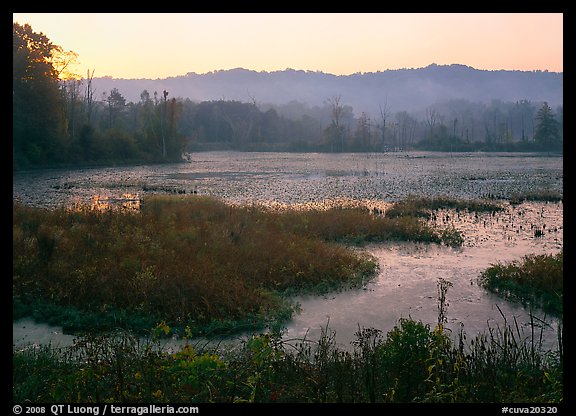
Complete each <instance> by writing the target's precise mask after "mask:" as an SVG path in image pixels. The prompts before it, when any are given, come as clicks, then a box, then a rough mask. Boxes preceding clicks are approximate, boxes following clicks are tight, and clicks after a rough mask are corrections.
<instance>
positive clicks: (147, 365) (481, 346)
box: [12, 319, 563, 404]
mask: <svg viewBox="0 0 576 416" xmlns="http://www.w3.org/2000/svg"><path fill="white" fill-rule="evenodd" d="M165 329H166V330H167V331H168V329H167V328H165ZM334 335H335V333H334V332H333V331H331V330H330V329H329V328H326V329H325V331H323V334H322V336H321V337H320V339H319V340H317V341H310V340H305V339H304V340H292V341H290V340H283V339H282V335H281V333H279V332H270V333H264V334H259V335H254V336H252V337H250V338H246V339H245V340H244V341H243V342H242V343H241V344H240V345H239V347H238V348H237V349H235V350H224V349H220V350H216V349H215V350H209V349H202V348H197V347H196V346H194V345H192V344H187V345H186V346H185V347H183V348H182V349H181V350H178V351H176V352H171V351H167V350H166V349H162V348H161V344H160V343H159V341H158V340H154V339H153V338H150V339H149V340H148V341H147V342H145V341H142V340H139V339H137V338H135V337H134V336H133V335H130V334H128V333H114V334H109V335H100V336H87V337H83V338H79V339H77V340H76V342H75V344H74V345H73V346H72V347H69V348H68V349H66V350H63V351H58V350H54V349H51V348H49V347H42V348H39V349H28V350H24V351H14V352H13V393H12V394H13V400H14V401H15V402H24V401H30V402H44V403H47V402H54V401H56V402H71V403H76V402H82V403H90V402H92V403H102V402H112V403H118V402H141V403H157V402H169V403H181V402H186V403H206V402H217V403H244V402H255V403H260V402H277V403H282V402H299V403H329V402H332V403H362V402H364V403H368V402H370V403H382V402H384V403H407V402H420V403H424V402H429V403H538V404H542V403H561V402H563V367H562V361H563V359H562V350H561V349H558V351H554V352H552V351H543V350H542V349H541V348H540V345H539V344H538V341H536V343H534V341H533V340H531V341H530V340H527V339H525V338H523V337H522V335H521V334H520V333H519V332H515V331H514V330H512V329H511V328H510V327H504V328H498V329H497V330H491V331H490V333H489V334H481V335H478V336H477V337H475V338H474V339H472V340H471V341H470V343H469V344H465V337H464V335H463V334H462V333H461V334H460V335H459V340H458V341H457V342H453V341H452V337H450V336H448V333H447V332H446V331H443V330H442V326H441V325H438V326H436V327H435V328H434V329H431V328H430V326H429V325H425V324H423V323H422V322H417V321H414V320H412V319H400V320H399V321H398V324H397V325H396V326H395V327H394V328H393V329H392V330H391V331H390V332H388V333H387V334H386V336H385V337H384V336H383V334H382V331H380V330H377V329H374V328H359V329H358V331H357V333H356V334H355V335H356V340H355V341H353V342H352V347H353V349H352V350H351V351H349V350H348V349H342V348H340V347H338V346H337V345H336V343H335V340H334Z"/></svg>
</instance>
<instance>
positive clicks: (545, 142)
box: [534, 102, 562, 149]
mask: <svg viewBox="0 0 576 416" xmlns="http://www.w3.org/2000/svg"><path fill="white" fill-rule="evenodd" d="M536 121H537V124H536V131H535V133H534V140H535V141H536V143H538V145H539V146H540V147H542V148H543V149H558V148H560V147H561V145H562V139H561V135H560V124H559V123H558V121H557V120H556V118H555V116H554V113H553V112H552V109H551V108H550V106H548V103H547V102H544V104H543V105H542V107H541V108H540V110H538V113H536Z"/></svg>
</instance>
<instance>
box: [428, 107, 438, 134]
mask: <svg viewBox="0 0 576 416" xmlns="http://www.w3.org/2000/svg"><path fill="white" fill-rule="evenodd" d="M438 118H439V114H438V110H436V109H435V108H434V107H428V108H426V124H427V125H428V127H429V128H430V139H432V136H433V135H434V127H436V124H437V123H438Z"/></svg>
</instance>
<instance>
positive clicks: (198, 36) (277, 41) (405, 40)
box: [13, 13, 563, 79]
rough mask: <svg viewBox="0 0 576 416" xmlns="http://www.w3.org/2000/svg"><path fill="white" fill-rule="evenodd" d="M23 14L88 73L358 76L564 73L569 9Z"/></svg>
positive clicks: (20, 19) (19, 16)
mask: <svg viewBox="0 0 576 416" xmlns="http://www.w3.org/2000/svg"><path fill="white" fill-rule="evenodd" d="M13 21H14V22H17V23H19V24H22V25H23V24H26V23H28V24H29V25H30V26H31V27H32V29H33V31H34V32H37V33H43V34H44V35H46V36H47V37H48V38H49V39H50V40H51V41H52V43H54V44H56V45H59V46H61V47H62V48H63V49H64V50H66V51H73V52H75V53H76V54H78V59H77V65H76V70H75V72H76V73H77V74H78V75H79V76H85V75H86V73H87V71H88V70H90V71H92V70H93V71H94V76H95V77H102V76H111V77H114V78H127V79H135V78H151V79H156V78H166V77H170V76H179V75H185V74H187V73H189V72H194V73H197V74H203V73H207V72H211V71H217V70H226V69H233V68H245V69H250V70H254V71H268V72H271V71H279V70H284V69H287V68H291V69H296V70H307V71H321V72H325V73H330V74H335V75H349V74H353V73H365V72H377V71H385V70H389V69H402V68H422V67H425V66H428V65H430V64H432V63H435V64H438V65H449V64H462V65H468V66H471V67H473V68H476V69H486V70H499V69H505V70H521V71H533V70H541V71H550V72H563V14H562V13H13Z"/></svg>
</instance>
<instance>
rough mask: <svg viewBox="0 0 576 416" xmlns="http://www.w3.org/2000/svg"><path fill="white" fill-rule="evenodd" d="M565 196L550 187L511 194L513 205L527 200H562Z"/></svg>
mask: <svg viewBox="0 0 576 416" xmlns="http://www.w3.org/2000/svg"><path fill="white" fill-rule="evenodd" d="M562 200H563V196H562V194H561V193H560V192H557V191H553V190H550V189H538V190H535V191H530V192H518V193H515V194H513V195H511V196H510V198H509V201H510V204H512V205H518V204H521V203H523V202H525V201H541V202H560V201H562Z"/></svg>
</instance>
